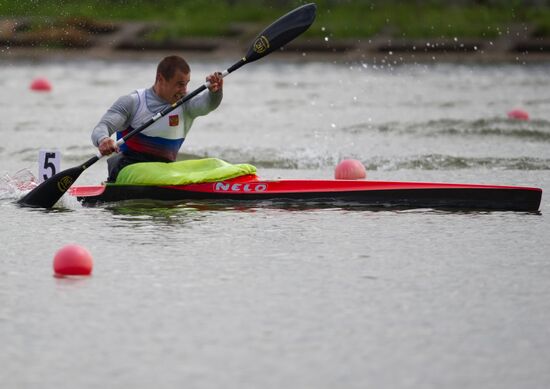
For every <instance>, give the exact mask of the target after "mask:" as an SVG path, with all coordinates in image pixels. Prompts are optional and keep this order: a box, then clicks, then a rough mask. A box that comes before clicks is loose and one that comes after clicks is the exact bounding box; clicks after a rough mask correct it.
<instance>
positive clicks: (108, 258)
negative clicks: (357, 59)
mask: <svg viewBox="0 0 550 389" xmlns="http://www.w3.org/2000/svg"><path fill="white" fill-rule="evenodd" d="M155 65H156V64H155V63H153V62H148V61H141V62H133V63H131V62H101V61H85V62H84V61H82V62H79V61H73V62H65V63H57V62H55V63H51V62H48V63H26V62H16V63H14V62H0V72H1V74H2V77H0V90H1V92H0V117H2V120H1V121H0V132H1V135H2V142H1V144H0V160H1V161H2V164H1V169H0V216H1V220H2V223H1V224H0V239H1V245H2V248H3V250H2V253H3V254H1V255H0V284H1V285H2V286H1V288H0V341H1V343H2V352H1V353H0V366H2V368H1V369H0V382H1V383H2V385H1V386H2V387H6V388H16V387H17V388H60V387H61V388H63V387H71V388H76V387H77V388H97V387H113V388H128V387H133V388H149V387H151V386H153V385H155V386H157V387H192V388H219V387H226V388H227V387H230V388H344V387H345V388H365V387H378V388H419V387H423V388H518V387H522V388H543V387H548V386H549V385H550V370H549V369H548V366H549V365H550V351H549V350H550V330H549V329H550V327H549V325H548V323H549V322H550V282H549V281H548V280H549V279H550V260H549V259H548V258H549V257H550V255H549V254H550V243H549V239H548V237H549V236H550V234H549V226H550V220H549V219H548V216H547V213H548V211H547V210H548V206H549V203H548V200H547V196H546V193H545V194H544V195H543V199H542V204H541V212H540V213H529V214H526V213H515V212H443V211H434V210H429V209H419V210H408V211H403V210H378V211H374V210H368V209H346V208H337V207H332V208H330V207H323V208H303V207H294V208H291V207H287V208H284V207H269V206H257V207H241V206H239V205H238V204H226V205H212V204H204V203H200V202H194V203H185V204H162V203H152V202H130V203H119V204H111V205H104V206H100V207H95V208H83V207H81V206H80V205H79V204H78V203H77V202H76V201H75V200H74V199H70V198H64V199H63V200H62V201H61V202H60V203H59V204H58V205H57V206H56V207H55V208H54V209H53V210H49V211H45V210H38V209H22V208H19V207H18V206H16V205H15V204H14V202H15V200H17V198H19V197H20V196H21V195H22V193H23V192H22V191H21V190H20V188H18V187H17V182H19V183H25V182H26V181H28V177H29V174H33V175H37V172H36V164H37V163H36V159H37V155H38V151H39V149H40V148H57V149H59V150H60V151H61V153H62V167H64V168H67V167H71V166H74V165H75V164H78V163H80V162H83V161H84V160H86V159H88V158H89V157H91V156H92V155H93V154H94V153H95V151H94V149H93V147H92V146H91V144H90V131H91V129H92V128H93V127H94V125H95V124H96V122H97V121H98V119H99V117H100V116H101V115H102V114H103V112H104V111H105V110H106V109H107V108H108V106H109V105H110V104H111V103H112V102H113V101H114V100H115V99H116V98H117V97H118V96H119V95H121V94H125V93H128V92H130V91H131V90H133V89H135V88H138V87H147V86H150V85H151V84H152V82H153V79H154V70H155ZM229 65H231V62H230V61H228V62H227V63H213V62H212V63H210V62H200V63H193V62H191V66H192V83H193V87H196V86H198V85H200V83H201V80H202V79H203V77H204V76H205V75H206V74H208V73H209V72H211V71H214V70H220V69H223V68H225V67H227V66H229ZM548 70H549V66H548V65H533V66H512V65H499V66H493V65H492V66H489V65H487V66H465V65H433V66H424V65H407V66H400V67H394V68H391V67H387V66H380V65H379V66H373V65H370V64H369V65H366V64H364V65H363V64H333V63H301V64H296V63H285V62H277V61H275V60H273V61H270V60H268V59H266V60H263V61H262V62H258V63H255V64H251V65H248V66H247V67H244V68H243V69H241V70H239V71H238V72H235V73H234V74H231V75H230V76H229V77H228V78H227V79H226V85H225V95H224V101H223V103H222V106H221V107H220V108H219V109H218V110H217V111H215V112H213V113H212V114H210V115H209V116H207V117H204V118H199V119H197V121H196V122H195V124H194V127H193V129H192V131H191V133H190V135H189V137H188V139H187V140H186V142H185V143H184V147H183V148H182V158H188V157H190V156H191V157H206V156H208V157H218V158H222V159H225V160H227V161H229V162H233V163H241V162H248V163H252V164H254V165H255V166H257V168H258V171H259V175H260V176H262V177H265V178H276V177H283V178H331V177H332V175H333V168H334V165H335V164H336V163H337V162H338V161H339V160H341V159H343V158H355V159H359V160H361V161H362V162H363V163H364V164H365V166H366V167H367V170H368V176H369V178H371V179H377V180H407V181H444V182H472V183H492V184H509V185H527V186H537V187H541V188H543V189H544V190H545V191H546V189H547V188H548V187H549V186H550V185H549V184H550V174H549V173H550V109H549V107H550V78H549V77H548V74H549V72H548ZM37 76H45V77H47V78H49V79H50V81H51V82H52V84H53V87H54V89H53V91H52V92H51V93H49V94H40V93H32V92H30V91H29V90H28V85H29V83H30V81H31V80H32V79H33V78H34V77H37ZM513 108H522V109H525V110H526V111H528V112H529V114H530V116H531V120H530V121H528V122H520V121H511V120H509V119H507V117H506V113H507V111H509V110H511V109H513ZM105 176H106V164H105V162H104V161H100V162H99V163H97V164H96V165H94V166H93V167H91V168H90V169H88V170H86V172H85V173H84V174H82V176H81V177H80V178H79V181H78V183H79V184H96V183H98V182H100V181H101V180H103V179H104V178H105ZM68 243H77V244H80V245H82V246H84V247H86V248H88V249H89V250H90V251H91V253H92V255H93V257H94V273H93V276H91V277H84V278H75V279H69V278H65V279H61V278H54V277H52V259H53V256H54V254H55V252H56V250H57V249H59V248H60V247H62V246H63V245H65V244H68Z"/></svg>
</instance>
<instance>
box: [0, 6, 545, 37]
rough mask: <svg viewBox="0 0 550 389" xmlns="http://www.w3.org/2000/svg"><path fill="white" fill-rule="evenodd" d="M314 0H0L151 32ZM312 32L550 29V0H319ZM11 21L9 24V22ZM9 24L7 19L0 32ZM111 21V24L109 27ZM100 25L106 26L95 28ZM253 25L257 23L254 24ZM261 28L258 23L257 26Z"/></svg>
mask: <svg viewBox="0 0 550 389" xmlns="http://www.w3.org/2000/svg"><path fill="white" fill-rule="evenodd" d="M305 3H307V1H296V0H91V1H77V0H0V22H1V21H2V20H3V21H6V20H10V19H21V20H24V21H25V22H26V27H25V28H26V29H30V30H33V29H34V30H41V29H42V30H43V29H48V28H52V27H55V26H63V25H69V24H71V23H72V24H75V23H76V25H78V24H80V25H85V24H87V25H88V26H90V25H93V24H94V23H95V25H96V26H97V25H99V26H105V25H106V24H105V23H111V24H116V23H118V22H122V21H146V22H155V23H156V24H157V28H156V30H155V32H154V33H153V34H151V38H152V39H156V40H166V39H177V38H180V37H214V36H221V37H228V36H233V35H236V34H239V33H242V32H243V31H246V28H247V26H248V27H250V26H251V25H254V26H258V25H259V26H265V24H266V23H270V22H271V21H273V20H274V19H276V18H277V17H279V16H281V15H283V14H284V13H286V12H288V11H289V10H291V9H293V8H294V7H296V6H299V5H301V4H305ZM315 3H316V4H317V6H318V17H317V20H316V22H315V24H314V25H313V26H312V28H311V29H310V30H309V31H308V32H307V34H308V35H309V36H320V37H326V38H328V39H339V38H364V37H371V36H373V35H376V34H384V35H386V36H392V37H398V38H431V37H437V38H452V37H461V38H467V37H477V38H481V37H483V38H491V37H496V36H499V35H502V34H506V33H509V29H510V28H511V26H516V27H517V26H524V29H525V30H526V31H527V30H528V31H529V34H530V35H532V36H535V37H546V36H550V0H521V1H520V0H447V1H442V0H424V1H422V0H412V1H398V0H386V1H382V0H371V1H369V0H318V1H315ZM2 26H4V27H2ZM6 26H7V24H6V23H3V24H0V34H2V33H6V31H2V29H4V30H6V29H7V28H9V27H6ZM104 28H107V27H104ZM96 29H97V30H98V31H100V30H101V27H98V28H96ZM249 29H250V30H252V29H253V28H249ZM256 30H257V27H256Z"/></svg>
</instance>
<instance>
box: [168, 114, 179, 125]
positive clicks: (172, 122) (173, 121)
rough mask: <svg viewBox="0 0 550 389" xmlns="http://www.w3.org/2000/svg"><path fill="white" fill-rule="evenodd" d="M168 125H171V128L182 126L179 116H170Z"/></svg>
mask: <svg viewBox="0 0 550 389" xmlns="http://www.w3.org/2000/svg"><path fill="white" fill-rule="evenodd" d="M168 123H170V127H174V126H177V125H178V124H180V117H179V116H178V115H171V116H168Z"/></svg>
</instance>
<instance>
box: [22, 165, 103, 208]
mask: <svg viewBox="0 0 550 389" xmlns="http://www.w3.org/2000/svg"><path fill="white" fill-rule="evenodd" d="M94 159H95V161H97V160H98V159H99V158H98V157H97V156H96V157H93V158H91V159H90V160H88V161H86V162H85V163H83V164H82V165H80V166H77V167H73V168H70V169H67V170H63V171H61V172H59V173H57V174H54V175H53V176H51V177H50V178H48V179H47V180H46V181H44V182H43V183H41V184H40V185H38V186H37V187H36V188H34V189H33V190H31V191H30V192H29V193H27V194H26V195H25V196H24V197H22V198H21V199H19V201H17V203H18V204H19V205H22V206H25V207H42V208H51V207H53V206H54V205H55V203H57V202H58V201H59V199H60V198H61V196H63V195H64V194H65V192H66V191H67V190H69V188H70V187H71V185H72V184H73V183H74V182H75V181H76V179H77V178H78V177H79V176H80V174H82V172H83V171H84V170H86V168H88V167H89V166H90V165H91V164H92V163H94V162H95V161H94Z"/></svg>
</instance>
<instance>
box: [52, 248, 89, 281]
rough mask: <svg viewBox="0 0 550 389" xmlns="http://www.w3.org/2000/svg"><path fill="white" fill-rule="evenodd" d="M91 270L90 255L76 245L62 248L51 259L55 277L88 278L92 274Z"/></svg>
mask: <svg viewBox="0 0 550 389" xmlns="http://www.w3.org/2000/svg"><path fill="white" fill-rule="evenodd" d="M92 268H93V260H92V254H90V252H89V251H88V250H86V249H85V248H84V247H82V246H79V245H76V244H69V245H66V246H63V247H62V248H61V249H59V250H58V251H57V253H55V256H54V259H53V270H54V272H55V275H56V276H88V275H90V274H91V273H92Z"/></svg>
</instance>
